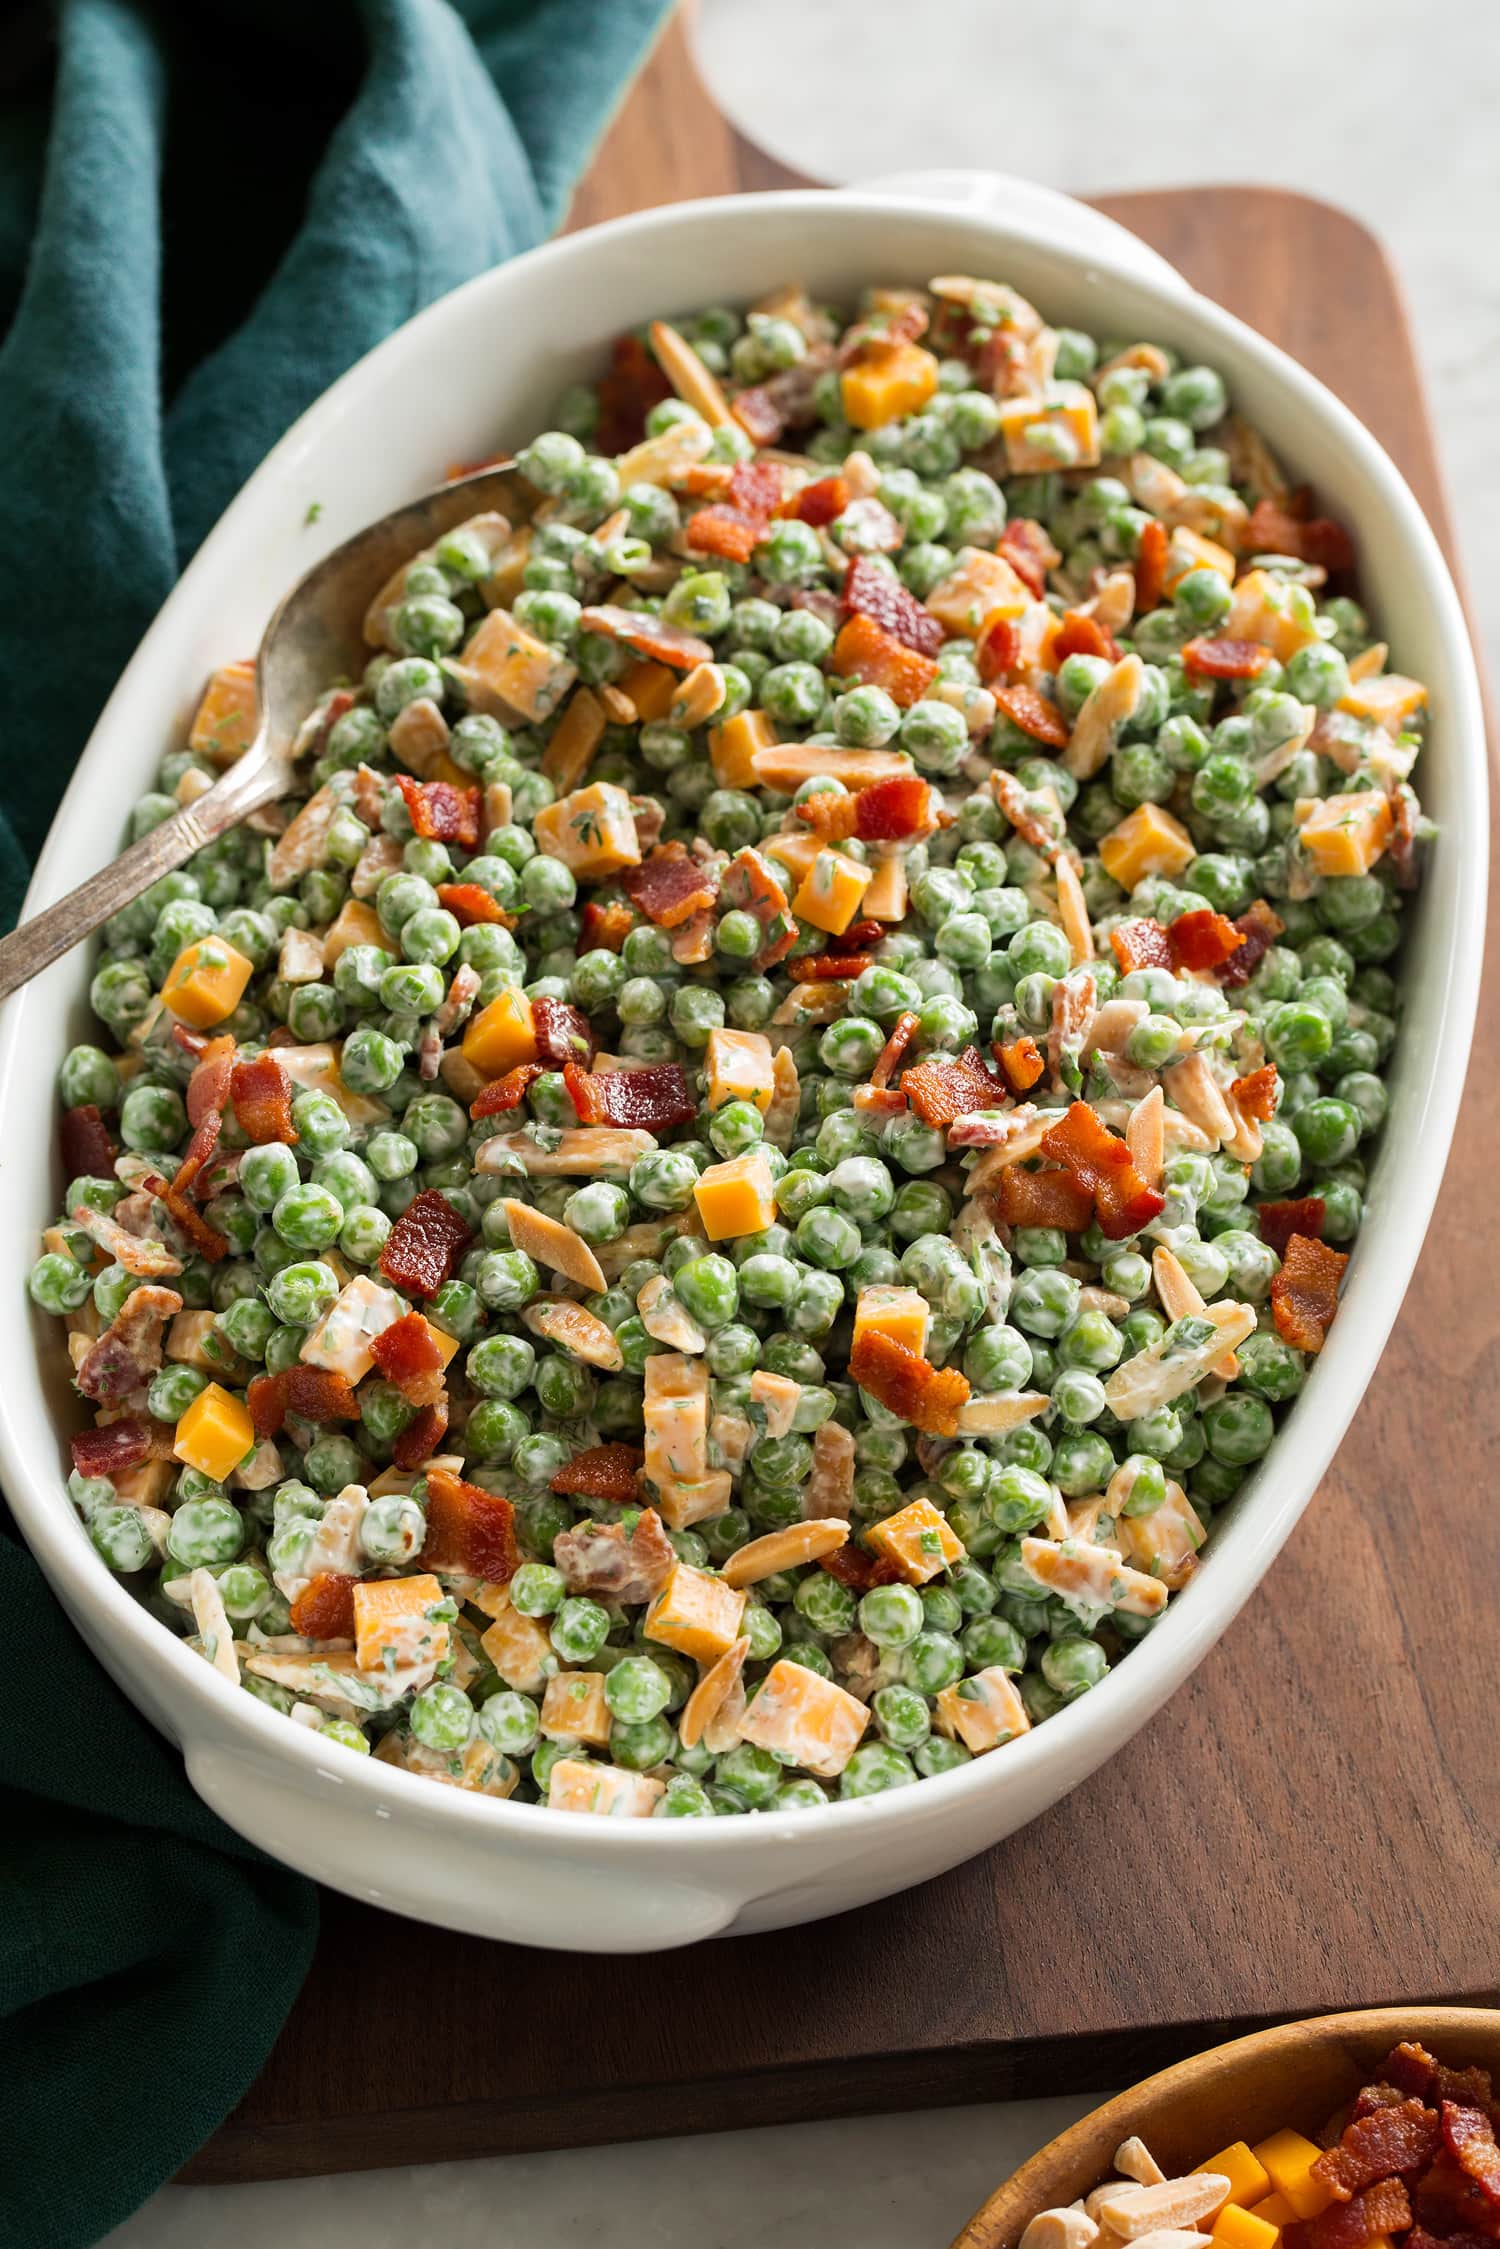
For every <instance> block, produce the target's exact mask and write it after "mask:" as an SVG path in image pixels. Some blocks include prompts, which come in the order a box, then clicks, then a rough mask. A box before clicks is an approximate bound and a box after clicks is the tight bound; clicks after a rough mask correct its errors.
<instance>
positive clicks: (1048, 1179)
mask: <svg viewBox="0 0 1500 2249" xmlns="http://www.w3.org/2000/svg"><path fill="white" fill-rule="evenodd" d="M996 1201H997V1202H998V1204H999V1208H1000V1216H1001V1217H1002V1219H1003V1220H1004V1221H1005V1223H1006V1225H1007V1226H1051V1227H1056V1228H1057V1229H1058V1231H1059V1232H1060V1233H1064V1234H1081V1233H1082V1232H1083V1229H1084V1228H1085V1227H1086V1226H1087V1225H1088V1224H1089V1222H1090V1221H1091V1219H1092V1218H1093V1215H1094V1198H1093V1195H1092V1193H1091V1192H1090V1190H1089V1189H1088V1188H1087V1187H1086V1186H1085V1185H1084V1184H1083V1182H1082V1180H1079V1179H1075V1178H1074V1177H1073V1174H1072V1173H1071V1172H1070V1171H1026V1170H1025V1169H1023V1167H1022V1166H1021V1165H1020V1164H1011V1165H1009V1166H1008V1167H1007V1169H1006V1170H1004V1171H1002V1172H1001V1174H1000V1179H999V1186H998V1190H997V1194H996Z"/></svg>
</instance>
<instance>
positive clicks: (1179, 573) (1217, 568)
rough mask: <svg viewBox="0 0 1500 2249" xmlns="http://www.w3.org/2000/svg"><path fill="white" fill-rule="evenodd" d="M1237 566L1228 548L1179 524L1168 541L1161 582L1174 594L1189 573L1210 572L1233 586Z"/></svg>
mask: <svg viewBox="0 0 1500 2249" xmlns="http://www.w3.org/2000/svg"><path fill="white" fill-rule="evenodd" d="M1237 567H1238V565H1237V563H1236V561H1235V558H1234V556H1233V555H1232V554H1231V553H1230V551H1229V549H1228V547H1221V546H1220V545H1219V544H1218V542H1217V540H1214V539H1205V538H1204V537H1203V534H1202V533H1201V532H1199V531H1189V530H1187V529H1186V528H1185V527H1184V526H1183V525H1181V524H1179V525H1178V526H1177V528H1176V529H1175V530H1174V531H1172V532H1171V533H1170V535H1169V537H1168V540H1167V568H1166V575H1165V578H1164V580H1163V583H1164V585H1165V587H1166V590H1167V592H1168V593H1175V592H1176V591H1177V588H1178V587H1179V586H1180V585H1181V584H1182V581H1183V579H1184V578H1185V577H1186V576H1187V575H1188V573H1189V571H1191V570H1212V571H1213V572H1214V573H1215V575H1216V576H1217V577H1220V578H1222V579H1223V581H1224V583H1225V585H1226V586H1232V585H1233V584H1234V573H1235V570H1236V569H1237Z"/></svg>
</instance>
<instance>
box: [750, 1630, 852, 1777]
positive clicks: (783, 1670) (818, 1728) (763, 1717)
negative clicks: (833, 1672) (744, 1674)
mask: <svg viewBox="0 0 1500 2249" xmlns="http://www.w3.org/2000/svg"><path fill="white" fill-rule="evenodd" d="M869 1722H870V1713H869V1711H868V1710H867V1709H866V1708H865V1706H864V1704H863V1703H862V1702H860V1701H859V1700H857V1698H856V1697H855V1696H854V1695H851V1694H850V1693H848V1692H847V1690H846V1689H845V1688H843V1687H840V1686H838V1685H837V1684H836V1683H835V1682H834V1681H833V1680H832V1679H824V1678H821V1677H820V1676H819V1674H818V1673H817V1672H816V1671H809V1670H808V1669H807V1668H806V1667H805V1665H803V1664H800V1663H793V1662H792V1661H791V1660H790V1659H789V1658H787V1657H785V1656H783V1657H782V1658H781V1660H780V1661H779V1662H778V1663H773V1664H772V1666H771V1668H770V1670H769V1671H768V1672H767V1673H766V1676H765V1679H764V1681H763V1682H762V1684H761V1687H760V1690H759V1692H758V1693H757V1694H756V1695H755V1696H754V1698H753V1699H752V1701H751V1703H750V1705H749V1708H748V1709H747V1710H746V1712H745V1714H744V1716H743V1717H742V1718H741V1720H740V1738H741V1740H742V1741H749V1742H753V1743H754V1744H755V1746H756V1748H757V1749H771V1750H775V1751H776V1752H777V1753H778V1754H779V1755H780V1756H783V1757H788V1758H790V1759H791V1761H792V1762H793V1763H794V1764H797V1765H801V1766H802V1767H803V1768H804V1769H805V1770H806V1771H807V1772H809V1773H816V1774H817V1775H818V1777H819V1779H821V1780H832V1779H834V1778H835V1776H836V1775H837V1774H839V1773H841V1772H842V1771H843V1769H844V1767H845V1766H846V1765H847V1764H848V1762H849V1760H850V1758H851V1757H852V1756H853V1755H854V1752H855V1750H856V1749H857V1748H858V1747H859V1742H860V1736H861V1735H862V1734H863V1732H864V1730H865V1728H866V1726H867V1725H868V1724H869Z"/></svg>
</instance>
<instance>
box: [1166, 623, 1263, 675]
mask: <svg viewBox="0 0 1500 2249" xmlns="http://www.w3.org/2000/svg"><path fill="white" fill-rule="evenodd" d="M1270 661H1271V651H1270V649H1269V648H1264V647H1262V645H1261V643H1260V642H1259V641H1258V640H1230V639H1228V638H1226V637H1224V636H1218V637H1211V636H1208V635H1205V634H1202V633H1200V634H1199V635H1198V637H1197V639H1196V640H1189V641H1184V643H1183V648H1182V663H1183V669H1184V670H1185V671H1190V672H1194V673H1196V674H1197V676H1198V678H1199V679H1254V678H1255V676H1256V674H1257V672H1263V671H1264V670H1265V668H1266V666H1267V664H1269V663H1270Z"/></svg>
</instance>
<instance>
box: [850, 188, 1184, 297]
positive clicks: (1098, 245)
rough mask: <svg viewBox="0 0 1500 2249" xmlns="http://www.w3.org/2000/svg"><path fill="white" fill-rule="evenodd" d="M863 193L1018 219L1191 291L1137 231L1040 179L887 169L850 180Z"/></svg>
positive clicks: (1168, 284)
mask: <svg viewBox="0 0 1500 2249" xmlns="http://www.w3.org/2000/svg"><path fill="white" fill-rule="evenodd" d="M850 189H851V192H854V193H857V194H860V195H898V196H901V197H902V198H903V199H904V200H906V201H909V202H917V203H939V204H942V205H943V206H944V207H945V208H947V209H949V210H953V211H972V212H974V213H976V214H977V215H979V216H982V217H985V218H993V219H999V220H1001V221H1004V222H1014V223H1015V224H1016V225H1017V226H1019V227H1023V228H1025V229H1027V230H1028V231H1029V232H1032V233H1037V234H1047V235H1051V236H1052V237H1053V238H1054V239H1055V238H1057V237H1061V239H1062V240H1063V242H1064V243H1065V244H1066V246H1067V247H1068V248H1069V249H1073V250H1079V251H1082V252H1083V254H1084V255H1085V256H1092V257H1099V258H1107V259H1108V260H1109V262H1110V264H1111V265H1117V266H1118V265H1123V266H1128V267H1129V268H1130V269H1131V271H1132V272H1134V273H1136V274H1138V275H1139V276H1140V278H1141V280H1143V281H1150V282H1153V283H1154V284H1155V285H1156V286H1157V287H1163V286H1165V287H1168V288H1172V289H1175V290H1176V291H1177V292H1178V294H1179V295H1181V296H1187V295H1188V294H1190V292H1189V289H1188V285H1187V283H1186V282H1185V281H1184V280H1183V278H1182V275H1181V274H1180V273H1179V272H1178V271H1177V268H1176V267H1175V266H1173V265H1169V264H1168V263H1167V261H1166V259H1165V258H1163V257H1160V256H1159V255H1158V254H1157V252H1156V251H1155V250H1153V249H1151V248H1150V247H1149V245H1148V244H1146V243H1144V242H1143V241H1142V240H1141V238H1140V236H1139V235H1138V234H1132V233H1131V231H1130V229H1129V228H1128V227H1124V226H1121V225H1120V223H1119V221H1118V220H1117V219H1107V218H1106V217H1105V216H1104V213H1103V212H1102V211H1096V210H1094V209H1093V208H1092V206H1091V205H1090V204H1087V203H1080V202H1079V201H1078V199H1077V197H1076V196H1072V195H1064V194H1062V193H1061V192H1060V191H1059V190H1058V189H1057V188H1055V187H1043V186H1042V185H1041V183H1040V182H1039V181H1037V180H1023V179H1018V178H1017V177H1015V175H1014V174H1012V173H1009V172H989V171H969V170H967V169H960V168H959V167H957V166H955V167H954V168H953V169H952V170H942V171H937V170H934V171H923V172H889V173H885V174H883V175H882V176H881V177H880V178H879V179H873V180H856V181H851V182H850Z"/></svg>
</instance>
